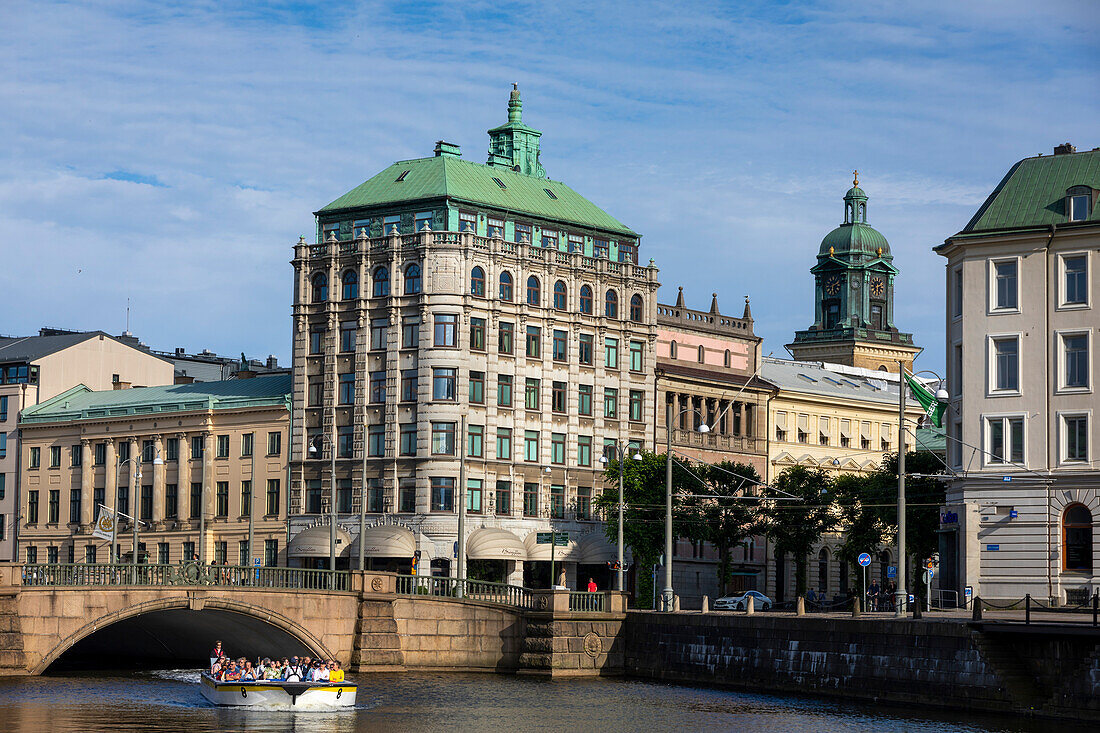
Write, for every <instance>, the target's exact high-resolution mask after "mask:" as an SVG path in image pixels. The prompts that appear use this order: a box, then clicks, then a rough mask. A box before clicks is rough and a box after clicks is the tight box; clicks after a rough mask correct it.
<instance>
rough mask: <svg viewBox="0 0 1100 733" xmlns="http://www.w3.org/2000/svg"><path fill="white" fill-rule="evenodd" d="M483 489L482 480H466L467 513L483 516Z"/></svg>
mask: <svg viewBox="0 0 1100 733" xmlns="http://www.w3.org/2000/svg"><path fill="white" fill-rule="evenodd" d="M481 487H482V481H481V479H479V478H471V479H466V511H468V512H472V513H474V514H481Z"/></svg>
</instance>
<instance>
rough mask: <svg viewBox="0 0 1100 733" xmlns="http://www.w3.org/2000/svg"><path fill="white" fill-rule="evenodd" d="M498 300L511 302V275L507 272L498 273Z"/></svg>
mask: <svg viewBox="0 0 1100 733" xmlns="http://www.w3.org/2000/svg"><path fill="white" fill-rule="evenodd" d="M500 299H501V300H506V301H508V302H509V303H511V302H512V273H510V272H508V271H507V270H505V271H504V272H502V273H500Z"/></svg>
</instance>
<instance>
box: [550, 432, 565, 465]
mask: <svg viewBox="0 0 1100 733" xmlns="http://www.w3.org/2000/svg"><path fill="white" fill-rule="evenodd" d="M550 462H551V463H553V464H556V465H563V464H564V463H565V434H564V433H551V434H550Z"/></svg>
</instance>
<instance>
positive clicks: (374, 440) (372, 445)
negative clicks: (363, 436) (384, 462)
mask: <svg viewBox="0 0 1100 733" xmlns="http://www.w3.org/2000/svg"><path fill="white" fill-rule="evenodd" d="M367 455H368V456H370V457H371V458H381V457H383V456H385V455H386V426H385V425H368V426H367Z"/></svg>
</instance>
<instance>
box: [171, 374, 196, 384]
mask: <svg viewBox="0 0 1100 733" xmlns="http://www.w3.org/2000/svg"><path fill="white" fill-rule="evenodd" d="M172 381H173V382H174V383H175V384H194V383H195V378H194V377H192V376H189V375H187V374H177V375H176V376H175V379H173V380H172Z"/></svg>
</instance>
